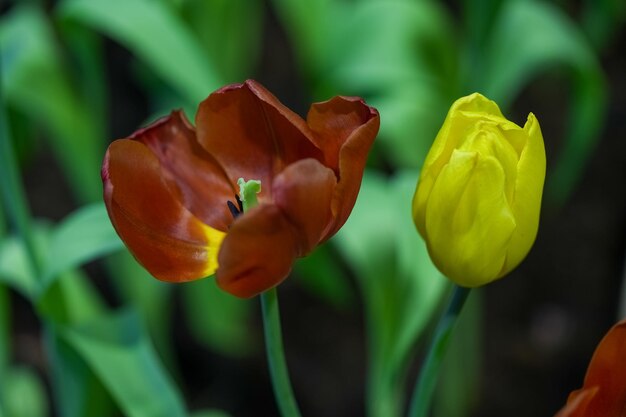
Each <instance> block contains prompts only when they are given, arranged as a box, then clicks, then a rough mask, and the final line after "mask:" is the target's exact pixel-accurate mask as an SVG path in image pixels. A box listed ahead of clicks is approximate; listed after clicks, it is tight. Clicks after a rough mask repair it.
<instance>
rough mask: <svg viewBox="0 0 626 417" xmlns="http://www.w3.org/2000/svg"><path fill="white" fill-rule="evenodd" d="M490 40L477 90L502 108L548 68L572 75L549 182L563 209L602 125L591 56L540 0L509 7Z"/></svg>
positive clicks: (601, 91)
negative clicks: (563, 129)
mask: <svg viewBox="0 0 626 417" xmlns="http://www.w3.org/2000/svg"><path fill="white" fill-rule="evenodd" d="M490 39H491V43H490V45H488V47H487V53H486V55H485V65H484V68H483V71H482V74H483V76H484V77H483V78H482V80H481V81H480V82H479V83H478V85H479V88H480V89H481V90H482V91H483V92H484V93H485V94H486V95H488V96H489V97H490V98H492V99H494V100H495V101H496V102H498V104H500V105H501V106H502V107H504V108H507V107H509V106H510V104H511V102H512V101H513V99H514V98H515V97H516V96H517V95H518V94H519V92H520V91H521V89H522V88H523V87H524V86H525V85H526V84H528V83H529V82H530V81H531V80H533V79H534V78H536V77H537V76H538V75H540V74H541V73H542V72H543V71H545V70H546V69H548V68H553V67H560V68H566V69H567V70H569V71H570V72H571V74H572V94H571V95H570V97H569V98H570V100H571V106H570V109H569V115H568V118H567V120H566V121H565V123H566V125H567V126H568V128H567V129H566V133H565V134H566V137H565V141H564V145H563V148H562V149H561V152H560V154H559V156H558V159H557V161H556V163H555V164H554V165H553V168H552V171H551V172H549V174H548V179H547V193H546V196H547V198H549V199H551V200H552V201H554V202H556V203H557V204H561V203H563V202H564V201H565V199H566V198H567V196H569V195H570V193H571V192H572V190H573V188H574V185H575V184H576V182H577V180H578V179H579V177H580V175H581V174H582V170H583V168H584V166H585V162H586V161H587V159H588V158H589V156H590V155H591V152H592V151H593V149H594V146H595V143H596V141H597V139H598V138H599V135H600V130H601V127H602V125H603V123H604V118H605V110H606V105H607V91H606V85H605V80H604V75H603V72H602V70H601V68H600V65H599V63H598V61H597V58H596V57H595V55H594V51H593V50H592V48H591V46H590V44H589V42H588V41H587V40H586V39H585V37H584V35H583V33H582V32H581V31H580V30H579V29H578V28H577V27H576V26H575V25H574V24H573V23H572V22H571V21H570V20H569V19H568V17H567V16H566V15H565V14H564V13H563V12H562V11H560V10H559V9H557V8H556V7H555V6H553V5H551V4H549V3H547V2H541V1H520V0H511V1H509V2H507V3H506V4H505V5H504V6H503V7H502V9H501V12H500V15H499V16H498V18H497V23H496V25H495V26H494V28H493V31H492V33H491V36H490ZM541 116H542V115H538V117H539V120H540V121H541ZM545 139H546V140H547V139H548V138H545Z"/></svg>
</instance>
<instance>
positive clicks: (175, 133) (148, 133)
mask: <svg viewBox="0 0 626 417" xmlns="http://www.w3.org/2000/svg"><path fill="white" fill-rule="evenodd" d="M131 139H134V140H137V141H139V142H142V143H143V144H145V145H146V146H148V147H149V148H150V149H151V150H152V152H153V153H154V154H155V155H156V157H157V158H158V159H159V161H160V162H161V169H162V170H163V176H164V177H165V178H167V180H168V181H172V182H174V183H175V184H176V188H177V189H178V190H180V192H181V195H180V200H181V202H182V204H183V205H184V206H185V207H187V209H189V211H191V212H192V213H193V214H194V215H195V216H196V217H198V218H200V219H201V220H202V221H203V222H204V223H206V224H208V225H210V226H212V227H214V228H216V229H219V230H221V231H224V232H225V231H226V230H227V229H228V225H229V224H230V223H231V222H232V215H231V213H230V211H229V210H228V206H227V201H229V200H234V199H235V195H236V194H237V190H236V188H235V186H234V184H233V183H232V182H231V181H230V180H229V179H228V177H227V176H226V173H225V172H224V169H223V168H222V167H221V166H220V164H219V163H218V162H217V161H216V160H215V159H214V158H213V157H212V156H211V155H209V154H208V152H206V151H205V150H204V148H202V147H201V146H200V144H198V142H197V140H196V132H195V131H194V129H193V127H192V126H191V125H190V124H189V122H188V121H187V119H186V118H185V115H184V114H183V113H182V111H173V112H172V114H170V115H169V116H167V117H164V118H162V119H160V120H158V121H156V122H155V123H153V124H152V125H150V126H148V127H146V128H144V129H141V130H139V131H137V132H135V133H134V134H133V135H132V136H131Z"/></svg>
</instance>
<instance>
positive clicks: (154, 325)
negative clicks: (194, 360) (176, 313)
mask: <svg viewBox="0 0 626 417" xmlns="http://www.w3.org/2000/svg"><path fill="white" fill-rule="evenodd" d="M106 265H107V267H108V270H109V273H110V274H111V275H112V279H113V283H114V284H115V286H116V287H117V289H118V291H119V293H120V295H121V297H122V300H123V301H124V303H125V304H127V305H132V306H134V307H135V308H136V309H137V311H138V312H139V313H140V314H141V317H142V318H143V320H144V322H145V323H146V326H147V328H148V330H149V333H150V336H151V337H152V339H153V340H154V344H155V346H156V348H157V351H158V353H159V355H160V356H161V358H163V361H164V362H165V363H166V365H167V366H168V368H169V369H170V370H171V371H172V372H175V371H176V360H175V357H174V353H173V352H172V349H173V348H172V343H173V339H172V335H171V330H172V328H171V322H172V318H173V314H172V313H173V312H172V303H171V302H170V297H171V294H172V291H171V290H172V288H173V287H174V286H173V285H172V284H169V283H166V282H162V281H159V280H157V279H155V278H154V277H153V276H152V275H150V273H148V271H146V270H145V268H144V267H143V266H141V265H140V264H139V263H138V262H137V261H136V260H135V258H133V256H132V255H131V254H130V252H128V251H126V250H124V251H121V252H119V253H116V254H114V255H113V256H110V257H109V258H108V259H107V262H106Z"/></svg>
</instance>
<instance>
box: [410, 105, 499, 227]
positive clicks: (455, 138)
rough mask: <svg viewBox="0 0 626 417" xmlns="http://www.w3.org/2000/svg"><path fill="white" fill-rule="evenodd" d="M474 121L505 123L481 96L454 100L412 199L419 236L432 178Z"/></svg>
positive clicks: (432, 181) (469, 130)
mask: <svg viewBox="0 0 626 417" xmlns="http://www.w3.org/2000/svg"><path fill="white" fill-rule="evenodd" d="M476 122H484V123H492V124H493V123H499V122H507V120H506V119H505V118H504V116H503V115H502V113H501V112H500V109H499V108H498V105H497V104H496V103H495V102H493V101H491V100H489V99H487V98H486V97H484V96H483V95H481V94H478V93H474V94H470V95H469V96H466V97H461V98H460V99H458V100H456V101H455V102H454V103H453V104H452V106H451V107H450V110H449V111H448V114H447V115H446V119H445V120H444V122H443V125H442V126H441V129H439V132H438V133H437V136H436V137H435V140H434V142H433V144H432V146H431V148H430V150H429V151H428V154H427V155H426V159H425V160H424V165H423V166H422V170H421V173H420V179H419V186H418V188H417V190H416V191H415V196H414V197H413V219H414V220H415V225H416V226H417V229H418V230H419V232H420V234H421V235H422V236H424V234H425V233H426V225H425V217H424V214H425V212H426V202H427V201H428V198H429V196H430V193H431V191H432V187H433V186H434V183H435V179H436V178H437V176H438V175H439V173H440V172H441V170H442V169H443V167H444V166H445V165H446V164H447V163H448V161H449V160H450V157H451V156H452V153H453V152H454V150H455V149H459V148H460V147H461V146H462V144H463V141H464V140H465V139H466V138H467V137H470V136H471V135H472V133H473V132H474V129H475V123H476Z"/></svg>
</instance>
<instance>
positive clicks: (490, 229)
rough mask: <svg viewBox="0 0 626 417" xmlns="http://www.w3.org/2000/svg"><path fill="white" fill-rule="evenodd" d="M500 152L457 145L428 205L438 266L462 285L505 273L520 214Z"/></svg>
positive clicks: (429, 232) (430, 243) (430, 247)
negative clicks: (507, 190)
mask: <svg viewBox="0 0 626 417" xmlns="http://www.w3.org/2000/svg"><path fill="white" fill-rule="evenodd" d="M504 181H505V179H504V170H503V169H502V166H501V165H500V163H499V162H498V160H497V159H496V158H494V157H489V156H488V157H483V156H481V155H478V154H477V153H474V152H463V151H459V150H455V151H454V152H453V153H452V156H451V158H450V162H449V163H448V164H447V165H446V166H444V167H443V169H442V170H441V173H440V174H439V177H438V178H437V180H436V181H435V184H434V186H433V188H432V192H431V193H430V197H429V199H428V202H427V206H426V214H425V220H426V237H425V240H426V242H427V244H428V250H429V253H430V255H431V258H432V259H433V261H434V263H435V265H437V267H438V268H439V270H440V271H442V272H443V273H444V274H445V275H446V276H447V277H448V278H450V279H451V280H453V281H455V282H456V283H457V284H459V285H462V286H467V287H475V286H479V285H483V284H486V283H487V282H490V281H493V280H494V279H496V278H498V277H499V276H500V273H501V270H502V267H503V265H504V262H505V257H506V249H507V245H508V242H509V240H510V239H511V235H512V233H513V231H514V230H515V219H514V218H513V215H512V213H511V210H510V209H509V206H508V202H507V200H506V196H505V194H504Z"/></svg>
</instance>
